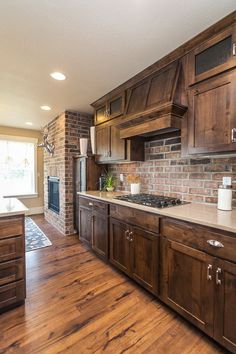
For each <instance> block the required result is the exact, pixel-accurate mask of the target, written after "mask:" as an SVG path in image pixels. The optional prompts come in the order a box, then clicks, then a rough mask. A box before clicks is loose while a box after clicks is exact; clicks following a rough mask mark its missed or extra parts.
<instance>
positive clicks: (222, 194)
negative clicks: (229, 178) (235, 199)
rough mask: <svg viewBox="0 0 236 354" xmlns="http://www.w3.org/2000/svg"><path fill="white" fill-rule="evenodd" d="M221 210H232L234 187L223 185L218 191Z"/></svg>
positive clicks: (218, 206)
mask: <svg viewBox="0 0 236 354" xmlns="http://www.w3.org/2000/svg"><path fill="white" fill-rule="evenodd" d="M217 208H218V209H220V210H232V186H231V185H227V184H222V185H220V186H219V189H218V205H217Z"/></svg>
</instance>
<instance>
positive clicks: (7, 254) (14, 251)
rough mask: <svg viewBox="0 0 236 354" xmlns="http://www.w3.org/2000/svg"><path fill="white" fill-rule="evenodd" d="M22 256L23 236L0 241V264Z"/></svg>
mask: <svg viewBox="0 0 236 354" xmlns="http://www.w3.org/2000/svg"><path fill="white" fill-rule="evenodd" d="M23 256H24V239H23V236H18V237H13V238H10V239H6V240H0V262H4V261H10V260H12V259H15V258H20V257H23Z"/></svg>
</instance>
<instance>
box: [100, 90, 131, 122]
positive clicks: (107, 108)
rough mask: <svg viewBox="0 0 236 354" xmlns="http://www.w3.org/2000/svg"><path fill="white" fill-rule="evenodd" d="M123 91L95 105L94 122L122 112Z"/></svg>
mask: <svg viewBox="0 0 236 354" xmlns="http://www.w3.org/2000/svg"><path fill="white" fill-rule="evenodd" d="M124 107H125V92H122V93H120V94H118V95H116V96H114V97H112V98H109V99H107V100H106V101H105V102H103V103H102V104H101V105H99V106H96V105H95V113H94V124H95V125H98V124H101V123H104V122H106V121H108V120H110V119H113V118H116V117H119V116H121V115H122V114H123V113H124Z"/></svg>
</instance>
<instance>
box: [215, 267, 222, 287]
mask: <svg viewBox="0 0 236 354" xmlns="http://www.w3.org/2000/svg"><path fill="white" fill-rule="evenodd" d="M219 274H221V268H217V269H216V285H221V279H220V278H219Z"/></svg>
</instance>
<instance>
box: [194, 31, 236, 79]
mask: <svg viewBox="0 0 236 354" xmlns="http://www.w3.org/2000/svg"><path fill="white" fill-rule="evenodd" d="M235 66H236V25H233V26H231V27H230V28H228V29H227V30H225V31H224V32H221V33H220V34H218V35H217V36H215V37H213V38H211V39H209V40H208V41H206V42H204V43H203V44H201V45H200V46H198V47H197V48H196V49H195V50H193V51H192V52H191V53H190V54H189V84H190V85H192V84H195V83H197V82H199V81H202V80H205V79H207V78H209V77H212V76H215V75H217V74H219V73H222V72H223V71H226V70H228V69H230V68H233V67H235Z"/></svg>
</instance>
